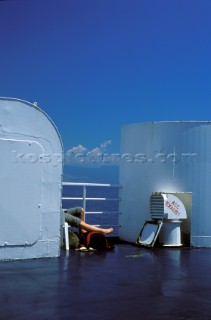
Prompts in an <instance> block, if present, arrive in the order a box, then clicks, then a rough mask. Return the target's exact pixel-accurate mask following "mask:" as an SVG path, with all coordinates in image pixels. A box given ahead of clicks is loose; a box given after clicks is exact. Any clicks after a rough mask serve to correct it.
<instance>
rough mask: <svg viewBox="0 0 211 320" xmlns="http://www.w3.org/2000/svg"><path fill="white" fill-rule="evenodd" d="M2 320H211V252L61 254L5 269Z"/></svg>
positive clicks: (119, 249) (124, 247) (129, 249)
mask: <svg viewBox="0 0 211 320" xmlns="http://www.w3.org/2000/svg"><path fill="white" fill-rule="evenodd" d="M0 278H1V286H0V301H1V312H0V319H4V320H5V319H7V320H9V319H17V320H19V319H20V320H25V319H27V320H29V319H30V320H34V319H36V320H38V319H41V320H44V319H46V320H48V319H50V320H54V319H58V320H60V319H61V320H63V319H71V320H90V319H92V320H105V319H106V320H108V319H109V320H113V319H121V320H128V319H137V320H138V319H143V320H148V319H149V320H157V319H160V320H165V319H166V320H169V319H171V320H174V319H191V320H195V319H199V320H210V319H211V305H210V297H211V249H191V248H174V249H172V248H171V249H168V248H153V249H147V248H141V247H137V246H133V245H130V244H123V243H122V244H117V245H116V248H115V250H114V251H112V252H110V251H109V252H77V251H70V252H69V254H68V253H66V252H65V251H62V254H61V257H60V258H55V259H38V260H30V261H13V262H1V263H0Z"/></svg>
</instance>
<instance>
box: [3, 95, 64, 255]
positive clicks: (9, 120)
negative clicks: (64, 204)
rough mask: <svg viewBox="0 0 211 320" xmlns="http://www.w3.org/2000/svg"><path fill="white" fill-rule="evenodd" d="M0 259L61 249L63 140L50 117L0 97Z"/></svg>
mask: <svg viewBox="0 0 211 320" xmlns="http://www.w3.org/2000/svg"><path fill="white" fill-rule="evenodd" d="M0 150H1V152H0V163H1V165H0V180H1V192H0V212H1V223H0V259H28V258H39V257H56V256H58V255H59V254H60V212H61V186H62V154H63V149H62V143H61V139H60V136H59V134H58V131H57V129H56V127H55V125H54V124H53V122H52V121H51V120H50V118H49V117H48V116H47V115H46V114H45V113H44V112H43V111H41V110H40V109H39V108H38V107H37V106H35V105H33V104H30V103H28V102H25V101H21V100H18V99H10V98H0Z"/></svg>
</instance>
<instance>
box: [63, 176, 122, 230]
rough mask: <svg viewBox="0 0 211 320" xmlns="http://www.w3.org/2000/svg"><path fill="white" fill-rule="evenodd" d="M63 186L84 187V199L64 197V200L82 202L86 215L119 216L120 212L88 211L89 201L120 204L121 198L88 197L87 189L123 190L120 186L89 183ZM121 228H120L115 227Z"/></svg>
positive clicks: (69, 183)
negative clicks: (106, 188)
mask: <svg viewBox="0 0 211 320" xmlns="http://www.w3.org/2000/svg"><path fill="white" fill-rule="evenodd" d="M62 185H63V186H73V187H74V186H80V187H82V191H83V195H82V197H62V200H81V201H82V202H83V205H82V206H83V208H84V211H85V215H86V214H109V213H115V214H119V213H120V212H119V211H109V212H108V211H89V212H88V211H86V202H87V201H118V202H120V201H121V199H120V198H106V197H92V198H90V197H87V196H86V193H87V188H88V187H111V188H121V186H120V185H116V184H108V183H87V182H84V183H83V182H63V183H62ZM115 227H119V226H115Z"/></svg>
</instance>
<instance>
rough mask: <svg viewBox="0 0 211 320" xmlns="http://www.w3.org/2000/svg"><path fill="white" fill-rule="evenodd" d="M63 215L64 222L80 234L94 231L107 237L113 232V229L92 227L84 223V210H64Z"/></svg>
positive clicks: (80, 208)
mask: <svg viewBox="0 0 211 320" xmlns="http://www.w3.org/2000/svg"><path fill="white" fill-rule="evenodd" d="M64 214H65V221H66V222H67V223H68V224H69V225H70V226H71V227H77V228H79V230H80V232H81V233H84V232H87V231H95V232H99V233H101V234H103V235H107V234H109V233H111V232H112V231H113V228H106V229H103V228H99V227H95V226H92V225H90V224H88V223H86V222H85V221H84V208H82V207H74V208H70V209H64Z"/></svg>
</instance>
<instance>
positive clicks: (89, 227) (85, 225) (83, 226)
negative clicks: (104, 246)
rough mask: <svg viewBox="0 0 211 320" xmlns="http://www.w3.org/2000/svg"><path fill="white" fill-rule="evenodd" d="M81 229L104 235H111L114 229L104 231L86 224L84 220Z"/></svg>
mask: <svg viewBox="0 0 211 320" xmlns="http://www.w3.org/2000/svg"><path fill="white" fill-rule="evenodd" d="M80 229H82V230H83V229H84V230H86V231H96V232H99V233H101V234H103V235H106V234H109V233H111V232H112V231H113V228H106V229H103V228H99V227H95V226H92V225H90V224H88V223H86V222H84V221H83V220H81V223H80Z"/></svg>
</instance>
